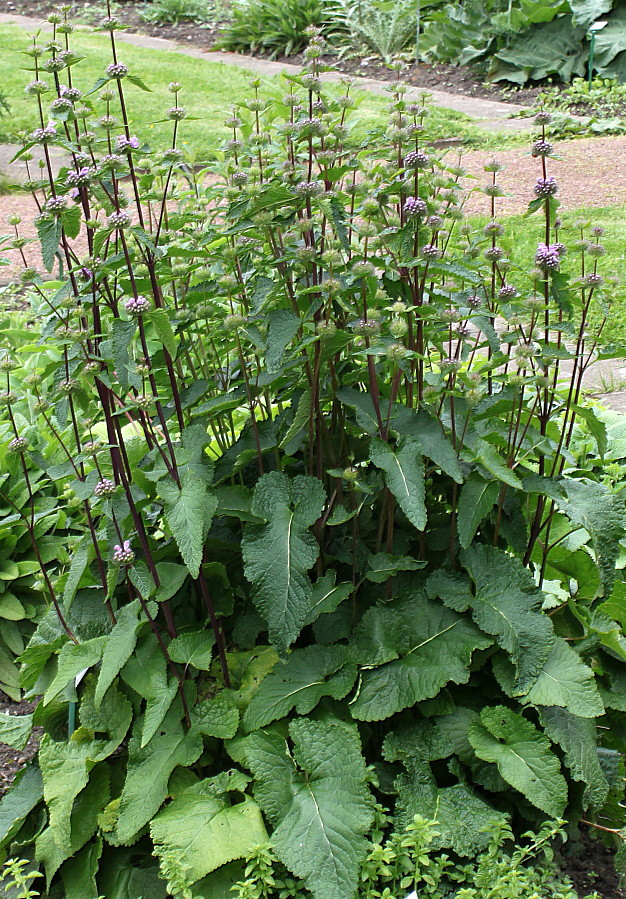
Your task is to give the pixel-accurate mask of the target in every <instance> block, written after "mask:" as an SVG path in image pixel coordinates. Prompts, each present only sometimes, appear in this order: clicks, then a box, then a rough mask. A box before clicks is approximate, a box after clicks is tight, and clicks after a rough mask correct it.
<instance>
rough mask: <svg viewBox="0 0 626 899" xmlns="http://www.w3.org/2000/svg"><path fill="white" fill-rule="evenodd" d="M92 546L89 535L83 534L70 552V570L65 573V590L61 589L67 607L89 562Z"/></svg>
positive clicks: (69, 605) (72, 599)
mask: <svg viewBox="0 0 626 899" xmlns="http://www.w3.org/2000/svg"><path fill="white" fill-rule="evenodd" d="M92 547H93V543H92V542H91V536H90V535H89V534H85V536H84V537H82V538H81V539H80V540H79V541H78V544H77V545H76V547H75V548H74V551H73V553H72V562H71V565H70V570H69V571H68V573H67V579H66V581H65V590H64V591H63V602H64V604H65V607H66V608H68V609H69V608H70V607H71V605H72V603H73V602H74V597H75V596H76V591H77V590H78V587H79V585H80V581H81V578H82V576H83V574H84V573H85V569H86V568H87V565H88V564H89V558H90V554H91V550H92Z"/></svg>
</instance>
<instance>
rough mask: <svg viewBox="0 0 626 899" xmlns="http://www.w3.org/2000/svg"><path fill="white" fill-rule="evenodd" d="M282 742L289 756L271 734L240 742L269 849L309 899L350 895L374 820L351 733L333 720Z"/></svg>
mask: <svg viewBox="0 0 626 899" xmlns="http://www.w3.org/2000/svg"><path fill="white" fill-rule="evenodd" d="M289 735H290V737H291V739H292V741H293V749H292V750H291V751H290V750H289V747H288V745H287V743H286V741H285V739H284V738H283V737H281V736H280V735H279V734H277V733H270V732H259V733H256V734H253V735H252V736H250V737H248V738H247V740H246V750H245V751H246V759H247V764H248V767H249V768H250V769H251V770H252V772H253V774H254V777H255V793H254V795H255V798H256V799H257V801H258V802H259V804H260V806H261V808H262V809H263V811H264V812H265V814H266V815H267V816H268V818H269V819H270V821H271V822H272V824H273V826H274V830H273V833H272V837H271V842H272V846H273V847H274V850H275V852H276V854H277V856H278V858H279V859H280V860H281V861H282V862H283V864H285V865H286V866H287V868H288V869H289V870H290V871H291V872H292V873H294V874H295V875H296V876H297V877H301V878H302V879H303V880H304V882H305V884H306V887H307V889H309V890H310V891H311V892H312V893H313V895H314V896H315V897H316V899H337V897H339V896H353V895H354V893H355V891H356V888H357V882H358V876H359V869H360V865H361V861H362V859H363V858H364V856H365V853H366V851H367V845H368V843H367V840H366V839H365V836H364V835H365V834H366V833H367V831H368V829H369V827H370V825H371V822H372V816H373V810H372V800H371V796H370V793H369V790H368V787H367V770H366V767H365V761H364V759H363V756H362V754H361V745H360V740H359V735H358V732H357V730H356V728H355V727H351V726H350V725H347V724H344V723H343V722H341V721H338V720H335V719H326V720H323V721H312V720H309V719H306V718H300V719H297V720H295V721H292V722H291V724H290V726H289ZM339 760H341V761H340V763H339V764H338V762H339ZM296 766H298V767H296Z"/></svg>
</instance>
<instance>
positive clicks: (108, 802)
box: [0, 13, 626, 899]
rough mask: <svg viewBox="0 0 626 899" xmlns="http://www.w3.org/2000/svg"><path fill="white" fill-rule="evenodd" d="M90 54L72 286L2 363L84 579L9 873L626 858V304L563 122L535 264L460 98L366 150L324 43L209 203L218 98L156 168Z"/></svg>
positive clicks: (391, 869) (77, 587) (63, 182)
mask: <svg viewBox="0 0 626 899" xmlns="http://www.w3.org/2000/svg"><path fill="white" fill-rule="evenodd" d="M118 24H119V23H117V22H116V21H115V19H111V18H109V19H108V20H107V22H105V23H104V24H103V26H102V27H105V28H107V29H109V30H110V32H111V34H112V35H113V42H112V43H113V46H114V47H115V46H116V45H115V31H116V30H117V27H118ZM53 26H54V34H53V38H52V40H50V41H49V42H47V43H46V44H45V45H43V44H42V45H40V44H38V43H36V42H33V44H32V45H31V46H30V48H29V49H28V51H27V57H28V59H29V64H31V65H32V66H33V68H34V78H33V80H32V81H31V83H30V84H29V85H28V87H27V94H28V95H29V96H30V97H31V99H32V101H33V106H34V108H35V109H36V110H37V111H38V114H39V115H40V121H39V126H38V127H37V128H36V129H35V130H33V132H32V133H31V134H30V135H28V136H27V137H26V138H25V141H24V148H23V151H22V152H23V153H26V154H27V153H29V152H30V150H31V149H32V148H33V147H35V146H37V147H43V148H44V158H46V151H47V150H48V148H49V146H50V145H52V146H54V145H58V146H61V147H63V148H65V149H66V150H67V152H68V153H70V154H71V156H72V165H71V168H70V167H68V168H65V169H63V170H62V171H61V172H60V173H59V174H58V175H57V176H56V177H55V175H54V173H53V171H52V170H51V167H48V166H47V165H46V166H45V167H44V172H43V176H44V177H42V178H38V179H33V180H32V182H31V183H30V188H31V189H32V190H33V192H34V193H35V195H36V197H37V199H38V202H39V204H40V208H41V214H40V215H38V217H37V221H36V226H37V232H38V238H39V243H40V247H41V251H42V260H43V264H44V266H45V267H46V268H47V269H48V271H49V272H52V271H55V270H56V269H58V270H59V275H58V278H57V279H56V280H54V281H49V280H48V281H46V280H44V279H43V278H42V276H41V273H40V272H39V271H37V270H33V269H27V270H26V271H24V272H23V274H22V278H21V281H22V284H23V286H24V289H25V291H26V294H27V296H28V299H29V302H30V304H31V307H32V311H33V317H34V318H35V319H36V320H37V322H38V325H39V327H40V339H39V340H37V341H33V342H30V343H16V345H15V347H14V349H13V350H12V351H11V352H8V351H7V352H5V353H3V356H2V366H3V368H4V369H5V370H6V372H7V379H8V380H7V391H6V394H5V395H4V398H3V402H4V405H3V410H4V413H3V414H5V417H4V419H3V421H4V422H5V425H3V426H6V431H7V434H6V437H5V441H6V443H7V444H8V445H9V446H10V448H11V451H12V453H13V455H14V456H15V459H16V472H17V474H18V475H19V468H18V467H17V463H18V462H19V465H20V466H21V467H22V472H23V475H24V477H23V481H22V482H21V483H22V487H23V491H24V493H25V496H26V500H27V505H28V506H29V507H30V504H32V503H33V502H34V501H35V497H34V488H33V484H36V483H37V481H36V477H40V478H41V479H42V480H43V479H44V475H45V478H46V479H47V481H48V482H49V483H50V484H51V485H54V489H55V490H56V492H57V495H58V497H59V507H60V509H61V511H62V512H63V513H64V514H65V515H67V520H68V522H70V523H71V527H70V536H69V537H68V548H69V559H68V560H67V562H66V563H65V562H62V564H61V565H60V566H59V568H58V569H57V570H54V569H53V570H52V571H50V569H49V568H48V566H47V565H46V563H45V562H44V560H43V558H42V559H41V565H40V569H41V576H42V579H43V584H44V589H43V591H42V595H43V597H44V599H45V602H46V604H47V605H46V611H45V613H44V614H42V615H41V617H40V618H39V621H38V625H37V628H36V630H35V632H34V633H33V634H32V637H31V638H30V640H29V642H28V645H27V647H26V648H25V650H24V652H23V653H22V654H21V657H20V660H21V665H22V668H21V674H20V679H21V684H22V686H23V688H24V689H25V690H26V691H27V694H28V696H29V697H31V698H34V699H36V700H37V705H36V708H35V710H34V712H33V714H32V716H30V715H29V716H19V717H11V716H6V718H7V719H10V720H6V719H2V721H0V732H1V733H2V737H3V739H4V740H5V741H6V742H9V743H10V744H11V745H15V746H21V745H23V743H24V740H25V739H27V738H28V735H29V734H30V732H31V728H32V726H40V727H41V728H42V729H43V736H42V738H41V744H40V749H39V753H38V756H37V759H36V761H35V762H33V764H32V765H31V766H29V767H28V768H27V769H26V770H25V771H24V772H22V774H21V775H20V776H18V778H16V782H15V784H14V786H13V788H12V790H11V791H10V792H9V793H8V794H7V795H6V796H5V797H4V798H3V799H2V801H1V802H0V847H1V848H3V849H5V850H6V852H7V853H8V854H9V856H10V857H15V856H18V855H21V856H26V855H28V857H29V858H30V857H34V859H35V862H34V863H36V864H37V865H39V867H40V868H41V869H42V870H43V872H45V876H46V889H47V893H48V899H61V897H64V899H85V896H92V895H93V896H95V895H103V896H106V897H107V899H118V897H120V899H121V897H124V896H127V895H130V896H133V895H149V896H150V897H151V899H164V897H165V896H166V895H167V894H169V895H171V896H174V897H176V899H218V897H220V896H229V895H232V894H233V891H232V887H233V885H235V884H241V885H242V886H239V887H237V889H239V890H240V891H243V895H244V896H245V895H246V891H247V895H249V896H255V895H256V896H260V897H264V899H269V897H270V896H271V897H272V899H274V896H272V892H273V893H274V894H275V893H276V891H278V896H279V897H282V899H285V897H288V896H290V895H298V894H299V895H304V896H307V895H311V896H313V897H314V899H337V896H342V897H346V899H348V897H355V896H359V893H360V892H361V893H362V894H363V895H364V896H368V897H369V899H374V897H376V899H381V897H382V896H385V897H386V899H403V897H402V896H400V897H398V895H397V891H398V890H399V889H401V890H404V889H410V888H411V885H412V884H413V885H414V886H416V887H418V886H419V888H420V891H427V892H429V894H431V895H433V896H435V895H436V896H439V895H443V888H442V884H443V885H445V888H446V889H447V884H448V881H449V882H450V883H453V882H456V883H457V884H462V889H463V890H465V891H467V892H466V895H465V899H475V897H480V899H482V897H483V896H486V895H487V894H489V895H492V894H493V891H496V894H497V895H502V896H503V897H506V899H508V896H513V895H515V891H516V890H518V888H519V894H520V895H524V891H528V894H529V896H530V895H531V894H532V893H533V892H534V891H535V889H537V890H538V889H539V888H541V889H542V890H543V889H545V892H546V894H548V895H551V892H550V890H551V887H549V885H548V881H547V880H546V879H545V877H544V874H545V871H544V869H543V868H542V866H541V865H538V866H536V867H535V869H534V871H533V870H532V869H530V868H529V867H527V865H526V864H525V860H526V859H527V858H528V857H530V856H531V855H532V853H534V852H536V851H538V850H539V849H540V847H546V849H547V847H549V845H550V841H551V840H553V839H555V838H556V836H557V833H558V831H559V829H560V824H556V825H554V826H553V825H548V826H547V827H546V828H545V829H544V830H543V831H542V832H541V833H540V835H539V836H537V838H536V839H535V838H529V839H530V845H529V844H527V843H526V842H524V841H523V845H524V846H526V848H525V849H523V848H518V849H517V850H515V851H514V853H513V855H511V856H509V855H508V854H506V853H504V851H503V839H504V837H507V838H508V836H509V834H514V835H515V836H516V837H517V838H519V837H520V835H523V834H524V833H526V832H527V831H528V828H529V827H532V828H533V829H536V828H537V827H540V826H541V822H543V821H544V820H545V819H546V818H549V819H551V820H558V819H561V818H562V817H563V816H564V815H565V814H567V816H568V819H569V820H570V821H571V822H573V823H576V822H578V821H580V820H581V819H584V820H585V821H589V822H591V823H592V824H594V823H597V822H599V821H601V822H602V825H601V826H602V827H603V828H608V829H609V830H610V831H611V833H612V834H613V835H614V836H615V838H616V841H617V840H618V839H619V837H620V833H621V828H622V827H623V825H624V821H623V809H622V806H621V804H620V803H621V802H622V799H623V795H624V777H623V767H622V763H621V755H620V754H621V752H622V751H623V749H624V741H623V729H622V728H621V727H620V726H615V727H614V726H613V725H614V723H616V722H619V720H620V715H621V714H623V711H624V707H625V706H624V686H623V684H624V677H625V672H626V668H625V664H626V642H625V639H624V634H623V625H624V621H625V619H626V614H625V611H624V582H623V579H622V568H621V563H622V555H623V549H624V544H625V540H626V522H625V516H624V505H623V497H622V495H621V494H622V490H623V477H621V473H622V471H623V463H624V458H625V457H626V452H625V451H624V448H623V446H622V444H620V443H619V438H617V439H615V441H614V445H612V446H610V441H611V439H612V437H613V436H614V435H615V432H614V430H613V428H612V426H611V427H610V422H609V423H607V420H606V418H605V417H604V416H603V414H602V413H600V412H596V411H595V410H594V409H592V408H589V407H587V406H585V405H584V403H583V396H582V379H583V376H584V374H585V371H586V370H587V368H588V366H589V365H590V363H591V360H592V358H593V357H594V354H598V353H600V352H602V353H603V354H604V355H605V356H606V357H611V355H613V356H615V355H617V351H611V350H609V349H606V348H604V349H602V350H601V349H600V348H601V347H602V332H603V329H604V326H605V323H606V320H607V318H608V316H609V315H610V310H611V303H612V301H613V297H614V285H613V284H612V283H611V282H610V281H609V280H608V279H606V280H605V279H604V278H603V276H602V274H601V260H602V256H603V246H602V244H601V242H600V237H601V234H600V232H599V231H598V230H597V229H596V230H594V229H590V228H587V227H585V228H583V236H582V239H581V241H580V243H577V244H576V245H575V246H572V247H571V252H570V253H569V254H567V255H566V252H565V251H566V249H567V248H566V247H565V246H564V245H563V243H562V233H561V222H560V220H559V218H558V207H559V199H558V196H557V194H558V184H557V182H556V181H555V179H554V178H553V177H552V176H551V175H550V165H551V157H552V155H553V147H552V146H551V144H550V142H549V141H548V140H547V137H546V127H547V126H548V124H549V121H548V119H549V116H547V115H546V114H545V113H542V114H540V115H539V116H538V118H537V123H536V124H537V128H538V133H537V135H536V140H535V142H534V144H533V153H534V155H535V157H536V158H537V172H538V179H537V181H536V183H535V184H534V186H532V187H531V188H530V189H529V190H528V194H529V200H530V202H529V207H528V214H529V216H533V215H534V216H536V219H535V220H536V221H537V242H536V244H535V245H534V246H533V249H532V251H531V252H530V253H529V254H528V258H526V259H525V260H523V265H522V264H519V265H518V264H515V263H514V262H513V261H512V259H511V258H509V257H508V256H507V253H506V252H505V241H504V240H503V239H502V238H503V231H504V226H503V224H502V223H501V222H500V221H499V217H498V213H499V208H498V197H499V196H500V195H501V188H500V185H499V182H498V172H499V166H498V164H497V163H489V164H488V165H487V166H486V174H485V183H484V184H483V185H482V188H481V190H482V191H483V193H484V195H485V198H486V204H487V206H488V211H489V220H488V222H487V224H486V225H485V227H483V228H478V227H475V226H474V225H472V223H471V222H468V221H465V220H464V211H463V205H464V200H465V197H466V190H465V188H464V187H463V183H462V181H463V177H464V172H463V169H462V167H461V165H460V163H459V161H458V160H456V159H450V158H449V157H448V156H446V155H445V154H444V153H442V152H440V151H439V150H437V149H436V147H434V146H432V144H429V143H428V142H427V141H428V127H429V124H428V123H429V118H428V112H429V111H428V106H427V105H426V102H425V98H424V100H423V102H419V103H416V104H410V103H407V102H406V100H405V99H404V97H405V94H404V85H403V84H402V82H401V81H400V80H398V81H397V82H394V83H393V84H392V85H391V87H390V113H389V119H388V121H387V123H386V125H385V127H381V128H378V129H371V131H370V133H369V134H368V135H367V138H366V140H364V141H359V140H354V139H353V137H352V136H351V133H350V130H349V113H350V109H351V107H352V105H353V99H352V96H351V90H352V85H351V83H350V81H349V80H348V81H347V82H346V83H344V84H343V88H344V92H343V93H342V94H341V95H340V96H339V97H337V96H335V95H333V94H329V93H326V92H325V90H324V85H323V81H322V79H321V77H320V67H319V64H318V60H319V58H320V56H321V54H322V53H323V50H324V45H323V40H322V39H321V37H320V35H319V33H318V32H316V31H313V32H312V34H311V46H310V47H309V50H308V51H307V59H308V61H309V65H308V67H307V68H306V69H305V70H304V71H303V72H302V74H301V75H299V76H297V77H289V78H285V79H284V82H283V83H284V85H285V88H284V92H283V94H282V96H280V97H276V96H274V97H273V98H269V97H265V95H264V93H263V92H262V90H261V87H260V84H259V82H258V81H256V80H255V81H253V82H252V84H251V89H250V92H249V95H248V97H246V98H241V100H240V101H238V102H237V103H236V104H235V106H234V108H233V110H232V112H231V115H230V116H229V117H228V119H227V120H226V121H227V127H228V129H229V132H230V137H229V140H228V141H227V142H225V143H224V145H223V146H222V147H221V149H220V151H219V158H218V160H217V162H216V164H215V165H213V166H211V167H210V169H209V170H204V171H200V172H196V171H194V170H193V169H191V167H190V166H188V165H186V164H185V163H184V156H183V154H182V152H181V151H180V149H179V147H178V143H179V141H180V140H181V132H182V133H184V128H185V119H186V117H187V110H186V108H185V106H184V105H183V101H182V97H183V96H184V94H183V93H182V91H183V87H182V86H181V85H180V84H178V83H176V82H173V83H172V84H171V85H170V88H169V89H170V96H171V99H170V100H169V104H168V106H169V108H168V109H167V112H166V113H165V115H164V119H163V122H162V123H161V124H163V125H166V126H167V132H168V134H169V135H170V136H171V146H170V147H169V148H168V149H167V150H165V151H161V152H153V151H152V150H151V148H150V146H149V144H148V143H145V142H144V140H143V137H139V136H138V135H135V134H134V133H133V131H132V130H131V120H130V118H129V101H128V96H127V85H128V84H130V85H132V86H133V88H137V89H140V90H143V89H144V88H145V85H144V84H143V82H142V81H141V79H139V78H137V77H136V76H135V74H134V73H133V72H132V70H130V69H129V67H128V66H127V65H126V64H125V63H124V62H123V59H122V58H121V55H120V56H119V57H118V56H117V51H116V54H115V57H114V60H113V61H112V62H111V63H110V64H109V65H108V66H107V67H106V68H105V69H104V72H103V74H102V77H101V78H100V79H99V80H98V82H97V83H96V85H95V86H93V85H91V84H90V85H89V86H88V87H89V92H88V93H85V94H81V92H80V90H79V89H78V88H77V84H78V83H79V82H78V79H77V75H76V69H75V65H76V66H77V65H78V62H79V57H78V56H77V55H74V54H73V50H72V44H71V42H70V41H71V29H70V28H69V27H67V23H66V19H65V13H63V14H60V15H59V16H58V18H57V17H54V18H53ZM59 47H61V48H62V49H61V50H60V49H59ZM51 74H52V77H50V75H51ZM70 84H71V86H70ZM164 130H165V129H164ZM209 176H210V177H209ZM19 225H20V223H19V222H16V224H15V227H16V228H17V231H16V237H15V240H17V241H18V242H19V241H20V240H21V239H22V238H21V231H20V228H19ZM81 233H82V234H83V236H84V238H85V245H86V247H87V252H86V253H84V252H83V251H78V250H77V249H76V245H75V244H74V243H73V241H74V240H75V239H76V237H77V236H78V235H79V234H81ZM592 310H593V318H592ZM30 372H35V373H36V374H37V377H36V378H34V379H32V378H29V377H28V375H29V373H30ZM18 413H19V415H18ZM7 449H8V447H7ZM605 456H610V464H609V465H607V466H605V465H604V462H603V459H604V457H605ZM31 471H32V472H34V474H33V475H31V474H30V472H31ZM0 489H1V485H0ZM20 520H21V521H23V525H24V528H25V531H26V533H27V534H28V536H29V538H30V540H31V544H32V545H33V547H39V546H40V545H41V541H42V539H44V537H42V536H41V535H40V534H39V532H38V521H36V520H34V518H33V516H29V515H28V514H25V515H24V516H23V519H20ZM68 731H69V732H68ZM381 806H383V808H384V812H383V811H381ZM416 816H420V817H418V818H417V819H416ZM383 817H384V819H385V826H384V827H383V825H382V820H383ZM425 822H431V823H430V824H428V823H425ZM433 822H436V823H433ZM383 831H384V833H383ZM259 847H262V848H259ZM268 847H269V848H268ZM532 847H534V848H532ZM541 851H542V852H543V849H542V850H541ZM547 851H549V850H547ZM516 859H517V860H516ZM246 860H248V861H246ZM448 862H450V864H448ZM509 869H510V870H509ZM494 871H497V872H498V876H497V881H494V874H493V872H494ZM542 872H543V873H542ZM411 878H413V879H412V880H411ZM454 878H456V881H455V880H454ZM247 881H250V883H247ZM279 882H280V883H279ZM559 889H560V888H557V887H555V893H554V895H560V893H559ZM497 890H500V891H501V892H500V893H497ZM394 891H395V895H394ZM377 894H379V895H377Z"/></svg>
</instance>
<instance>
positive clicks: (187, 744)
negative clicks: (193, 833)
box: [115, 710, 202, 845]
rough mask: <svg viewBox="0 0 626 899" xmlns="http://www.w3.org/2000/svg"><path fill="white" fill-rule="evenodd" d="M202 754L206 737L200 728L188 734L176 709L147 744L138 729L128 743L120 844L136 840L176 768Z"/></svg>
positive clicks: (165, 791) (157, 804)
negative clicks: (203, 738)
mask: <svg viewBox="0 0 626 899" xmlns="http://www.w3.org/2000/svg"><path fill="white" fill-rule="evenodd" d="M201 753H202V737H201V736H200V734H199V733H198V732H197V731H196V730H190V731H188V732H187V733H184V732H183V726H182V724H181V722H180V720H179V715H178V714H177V713H176V711H175V710H173V711H172V712H170V713H169V714H168V715H167V716H166V719H165V721H164V722H163V727H162V728H161V729H160V731H159V732H158V733H156V734H155V735H154V737H153V738H152V739H151V740H150V742H149V743H148V744H147V746H142V745H141V731H140V729H139V728H137V727H136V728H135V732H134V733H133V736H132V737H131V739H130V742H129V744H128V773H127V775H126V782H125V784H124V789H123V790H122V796H121V802H120V814H119V818H118V821H117V828H116V832H115V842H116V844H118V845H119V844H127V843H131V842H133V840H135V839H136V837H137V835H138V833H139V831H140V830H141V829H142V827H144V826H145V825H146V824H147V823H148V821H150V819H151V818H153V817H154V815H155V814H156V812H157V811H158V810H159V808H160V806H161V803H162V802H163V800H164V799H165V797H166V796H167V783H168V780H169V778H170V774H171V773H172V771H173V770H174V768H175V767H176V766H177V765H185V766H187V765H193V763H194V762H196V761H197V760H198V759H199V758H200V755H201Z"/></svg>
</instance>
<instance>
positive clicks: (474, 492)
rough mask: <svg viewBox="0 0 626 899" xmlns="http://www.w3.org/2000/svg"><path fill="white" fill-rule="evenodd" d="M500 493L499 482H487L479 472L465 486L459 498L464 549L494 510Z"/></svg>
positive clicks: (459, 516) (460, 538) (474, 473)
mask: <svg viewBox="0 0 626 899" xmlns="http://www.w3.org/2000/svg"><path fill="white" fill-rule="evenodd" d="M499 493H500V485H499V484H498V482H497V481H486V480H485V479H484V478H482V477H481V476H480V475H479V474H478V473H477V472H473V473H472V474H471V475H470V477H469V478H468V480H467V481H466V482H465V484H463V487H462V488H461V493H460V496H459V513H458V529H459V541H460V543H461V546H462V547H463V548H464V549H467V547H468V546H469V545H470V543H471V542H472V540H473V539H474V536H475V535H476V531H477V530H478V526H479V525H480V523H481V521H482V520H483V518H485V517H486V516H487V515H488V514H489V512H491V510H492V509H493V507H494V505H495V504H496V502H497V500H498V495H499Z"/></svg>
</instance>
